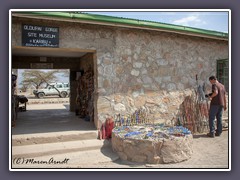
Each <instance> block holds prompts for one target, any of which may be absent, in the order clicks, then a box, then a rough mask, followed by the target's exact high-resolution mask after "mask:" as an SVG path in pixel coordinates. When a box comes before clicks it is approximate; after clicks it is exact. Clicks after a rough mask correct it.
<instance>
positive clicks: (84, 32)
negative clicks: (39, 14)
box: [12, 19, 228, 122]
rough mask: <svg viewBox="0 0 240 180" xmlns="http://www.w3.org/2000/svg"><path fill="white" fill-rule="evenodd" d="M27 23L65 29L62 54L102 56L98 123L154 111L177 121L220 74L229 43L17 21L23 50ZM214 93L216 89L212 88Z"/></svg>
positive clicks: (157, 115) (98, 58) (14, 28)
mask: <svg viewBox="0 0 240 180" xmlns="http://www.w3.org/2000/svg"><path fill="white" fill-rule="evenodd" d="M21 23H31V24H36V25H42V26H44V25H46V26H47V25H49V26H50V25H51V26H55V27H59V29H60V42H59V43H60V48H79V49H87V50H96V54H95V55H96V59H95V60H96V67H95V68H96V72H97V73H96V76H95V82H96V84H95V88H96V91H95V92H96V104H95V114H96V118H97V119H98V120H100V121H104V120H105V119H106V116H107V115H108V114H109V115H113V114H114V113H116V112H121V113H131V112H132V111H134V110H136V109H137V108H139V107H143V108H147V109H149V112H150V113H151V115H152V117H153V119H154V120H156V121H162V122H165V121H166V120H171V119H173V118H174V115H175V114H176V112H177V110H178V107H179V105H180V104H181V103H182V101H183V98H184V96H185V95H186V94H189V93H190V92H192V89H193V88H196V80H195V76H196V75H198V77H199V84H202V83H203V82H208V77H209V76H210V75H213V74H216V60H218V59H225V58H228V42H226V41H220V40H213V39H206V38H199V37H193V36H185V35H177V34H173V33H166V32H157V31H151V30H138V29H129V28H115V27H107V26H100V25H86V24H80V23H70V22H64V23H62V22H57V21H50V20H44V21H43V20H36V19H35V20H34V21H33V20H26V19H22V20H21V19H18V20H15V19H14V20H13V26H12V33H13V36H12V45H13V46H21V33H20V31H21ZM209 87H210V85H209Z"/></svg>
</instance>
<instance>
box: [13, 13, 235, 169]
mask: <svg viewBox="0 0 240 180" xmlns="http://www.w3.org/2000/svg"><path fill="white" fill-rule="evenodd" d="M22 11H35V12H39V11H44V12H49V11H52V12H64V11H68V12H73V11H84V12H90V11H95V12H107V11H111V12H140V11H141V12H228V45H229V94H228V100H229V101H228V108H229V109H228V117H229V118H228V121H229V124H228V135H229V136H228V138H229V139H228V146H229V149H228V155H229V156H228V162H229V168H228V169H208V168H206V169H197V168H196V169H188V168H186V169H185V168H184V169H180V168H179V169H176V168H172V169H151V168H145V169H140V168H139V169H135V168H132V169H121V168H115V169H107V168H106V169H94V168H91V169H70V168H61V169H57V168H56V169H54V168H52V169H42V168H38V169H25V168H24V169H13V168H12V167H11V165H12V127H11V103H10V102H11V93H10V92H11V81H12V78H11V74H12V31H11V30H12V12H22ZM231 92H232V91H231V10H230V9H10V10H9V170H10V171H231V142H232V138H231V127H232V126H231Z"/></svg>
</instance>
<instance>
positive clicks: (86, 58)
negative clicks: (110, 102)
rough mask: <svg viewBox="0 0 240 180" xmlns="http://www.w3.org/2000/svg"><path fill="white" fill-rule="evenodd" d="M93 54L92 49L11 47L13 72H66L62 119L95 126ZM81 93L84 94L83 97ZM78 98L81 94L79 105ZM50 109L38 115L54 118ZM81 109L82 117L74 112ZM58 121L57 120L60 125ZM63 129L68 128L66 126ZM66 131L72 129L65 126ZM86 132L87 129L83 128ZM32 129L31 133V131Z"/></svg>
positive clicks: (94, 69) (94, 70) (37, 114)
mask: <svg viewBox="0 0 240 180" xmlns="http://www.w3.org/2000/svg"><path fill="white" fill-rule="evenodd" d="M95 54H96V52H95V51H93V50H82V49H66V48H57V49H55V48H42V47H40V48H39V47H14V48H13V49H12V69H18V70H21V69H48V70H56V69H69V85H70V92H69V104H65V105H63V107H62V108H63V109H65V110H66V111H68V113H66V114H65V115H64V116H65V118H68V117H72V118H73V115H74V116H75V117H74V118H78V119H79V121H90V122H89V123H91V126H93V127H94V125H95V126H96V124H97V122H96V120H95V119H96V118H94V117H95V115H96V114H95V113H96V112H95V109H94V105H95V103H96V97H95V96H94V94H93V90H94V87H95V86H96V85H95V84H94V83H95V82H96V61H95V58H94V57H95ZM80 77H81V78H80ZM80 79H85V84H83V81H81V82H80V81H79V80H80ZM89 82H91V83H89ZM83 85H84V87H82V88H81V90H82V91H81V92H80V91H79V86H83ZM89 85H91V88H89ZM83 90H84V92H85V94H82V92H83ZM79 93H81V94H79ZM79 95H81V100H82V101H81V103H80V104H78V102H77V99H78V97H79ZM53 106H54V105H53V104H52V107H53ZM45 108H46V106H45ZM50 110H51V108H47V109H45V110H42V112H41V113H42V115H43V114H44V117H45V118H47V114H49V116H53V115H50V114H51V113H49V111H50ZM83 110H84V113H85V114H80V113H76V111H78V112H79V111H83ZM60 111H61V110H60ZM60 111H59V112H60ZM59 112H58V113H55V115H54V116H56V115H57V114H59V115H60V114H61V113H59ZM41 113H40V111H39V113H33V114H31V116H32V119H34V118H36V117H39V116H40V117H41ZM34 114H36V117H34ZM67 114H68V115H67ZM62 115H63V114H62ZM21 116H24V114H21ZM42 117H43V116H42ZM61 122H62V123H63V122H66V121H65V120H64V118H63V120H62V121H61ZM61 122H60V121H59V123H61ZM66 126H68V125H67V124H66ZM83 127H84V126H83ZM33 129H34V128H33ZM33 129H32V130H33ZM65 129H68V130H71V127H70V126H69V128H66V127H65ZM77 129H78V128H77ZM86 129H89V128H88V127H86ZM90 129H91V128H90ZM95 129H96V127H95ZM32 130H31V132H34V131H32ZM61 130H63V129H61V128H59V131H61ZM72 130H73V131H74V130H76V128H73V129H72ZM36 131H37V130H36Z"/></svg>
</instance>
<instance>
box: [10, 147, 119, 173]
mask: <svg viewBox="0 0 240 180" xmlns="http://www.w3.org/2000/svg"><path fill="white" fill-rule="evenodd" d="M118 159H119V156H118V155H117V154H116V153H114V152H113V151H112V149H111V148H101V149H95V150H87V151H78V152H69V153H64V154H56V155H46V156H41V157H34V158H31V157H29V158H26V157H23V156H21V157H15V158H12V168H94V167H98V168H101V167H103V166H102V165H104V164H105V163H109V162H113V161H116V160H118Z"/></svg>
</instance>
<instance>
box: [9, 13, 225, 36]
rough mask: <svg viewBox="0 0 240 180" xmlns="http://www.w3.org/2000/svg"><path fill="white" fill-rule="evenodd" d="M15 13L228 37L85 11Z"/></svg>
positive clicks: (190, 28) (209, 31)
mask: <svg viewBox="0 0 240 180" xmlns="http://www.w3.org/2000/svg"><path fill="white" fill-rule="evenodd" d="M13 13H17V14H28V15H32V16H36V15H37V16H47V17H57V18H66V19H81V20H86V21H98V22H107V23H114V24H122V25H124V24H125V25H130V26H138V27H148V28H156V29H166V30H172V31H178V32H185V33H193V34H202V35H207V36H210V37H219V38H223V39H226V40H227V39H228V33H223V32H218V31H211V30H205V29H199V28H192V27H186V26H179V25H173V24H165V23H159V22H153V21H144V20H136V19H128V18H119V17H113V16H106V15H96V14H86V13H74V12H39V11H35V12H32V11H25V12H13Z"/></svg>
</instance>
